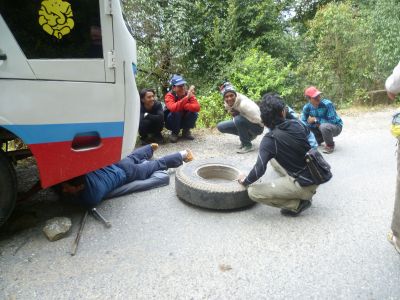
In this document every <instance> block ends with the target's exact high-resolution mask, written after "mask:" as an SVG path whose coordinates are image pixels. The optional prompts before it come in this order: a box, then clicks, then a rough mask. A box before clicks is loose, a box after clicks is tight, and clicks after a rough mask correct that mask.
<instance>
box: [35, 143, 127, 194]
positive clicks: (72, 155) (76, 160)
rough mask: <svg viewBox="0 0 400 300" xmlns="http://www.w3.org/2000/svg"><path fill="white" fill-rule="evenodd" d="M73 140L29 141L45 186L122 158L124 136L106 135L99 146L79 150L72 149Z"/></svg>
mask: <svg viewBox="0 0 400 300" xmlns="http://www.w3.org/2000/svg"><path fill="white" fill-rule="evenodd" d="M71 143H72V142H71V141H69V142H58V143H44V144H31V145H29V148H30V149H31V151H32V153H33V155H34V157H35V159H36V162H37V165H38V169H39V174H40V180H41V183H42V187H43V188H46V187H49V186H52V185H54V184H57V183H60V182H62V181H65V180H67V179H70V178H73V177H76V176H79V175H82V174H86V173H88V172H90V171H94V170H97V169H100V168H102V167H104V166H107V165H110V164H112V163H115V162H117V161H119V160H120V159H121V149H122V137H113V138H104V139H102V140H101V144H100V145H99V146H98V147H96V148H94V149H88V150H80V151H74V150H72V148H71V146H72V145H71Z"/></svg>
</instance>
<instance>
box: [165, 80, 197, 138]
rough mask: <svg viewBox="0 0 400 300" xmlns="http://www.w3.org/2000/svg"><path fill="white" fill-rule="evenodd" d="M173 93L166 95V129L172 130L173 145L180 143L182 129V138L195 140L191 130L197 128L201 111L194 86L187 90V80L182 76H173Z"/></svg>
mask: <svg viewBox="0 0 400 300" xmlns="http://www.w3.org/2000/svg"><path fill="white" fill-rule="evenodd" d="M170 84H171V86H172V91H171V92H169V93H167V94H166V95H165V105H166V108H167V110H166V111H165V127H166V128H167V129H169V130H171V134H170V136H169V140H170V142H171V143H176V142H177V141H178V135H179V132H180V130H181V129H182V137H183V138H184V139H187V140H194V137H193V135H192V133H191V131H190V130H191V129H192V128H194V127H195V126H196V120H197V117H198V113H199V111H200V104H199V102H198V101H197V99H196V96H195V94H194V86H191V87H190V88H189V89H188V90H187V89H186V80H185V79H184V78H183V77H182V76H180V75H176V74H175V75H173V76H172V79H171V82H170Z"/></svg>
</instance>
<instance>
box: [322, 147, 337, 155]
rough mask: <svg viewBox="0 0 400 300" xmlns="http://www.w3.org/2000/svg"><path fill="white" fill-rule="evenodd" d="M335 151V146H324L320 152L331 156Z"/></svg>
mask: <svg viewBox="0 0 400 300" xmlns="http://www.w3.org/2000/svg"><path fill="white" fill-rule="evenodd" d="M334 150H335V146H328V145H326V146H325V147H324V149H322V152H324V153H326V154H331V153H332V152H333V151H334Z"/></svg>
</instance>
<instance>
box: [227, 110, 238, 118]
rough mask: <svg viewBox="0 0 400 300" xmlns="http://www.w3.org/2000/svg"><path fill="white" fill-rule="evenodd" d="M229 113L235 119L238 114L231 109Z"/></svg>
mask: <svg viewBox="0 0 400 300" xmlns="http://www.w3.org/2000/svg"><path fill="white" fill-rule="evenodd" d="M229 113H230V114H231V116H232V117H236V116H237V115H238V114H239V112H238V111H237V110H235V109H233V108H232V109H230V110H229Z"/></svg>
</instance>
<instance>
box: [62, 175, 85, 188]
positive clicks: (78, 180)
mask: <svg viewBox="0 0 400 300" xmlns="http://www.w3.org/2000/svg"><path fill="white" fill-rule="evenodd" d="M66 182H67V183H68V184H70V185H73V186H79V185H82V184H83V185H84V184H85V175H81V176H78V177H74V178H71V179H68V180H67V181H66Z"/></svg>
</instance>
